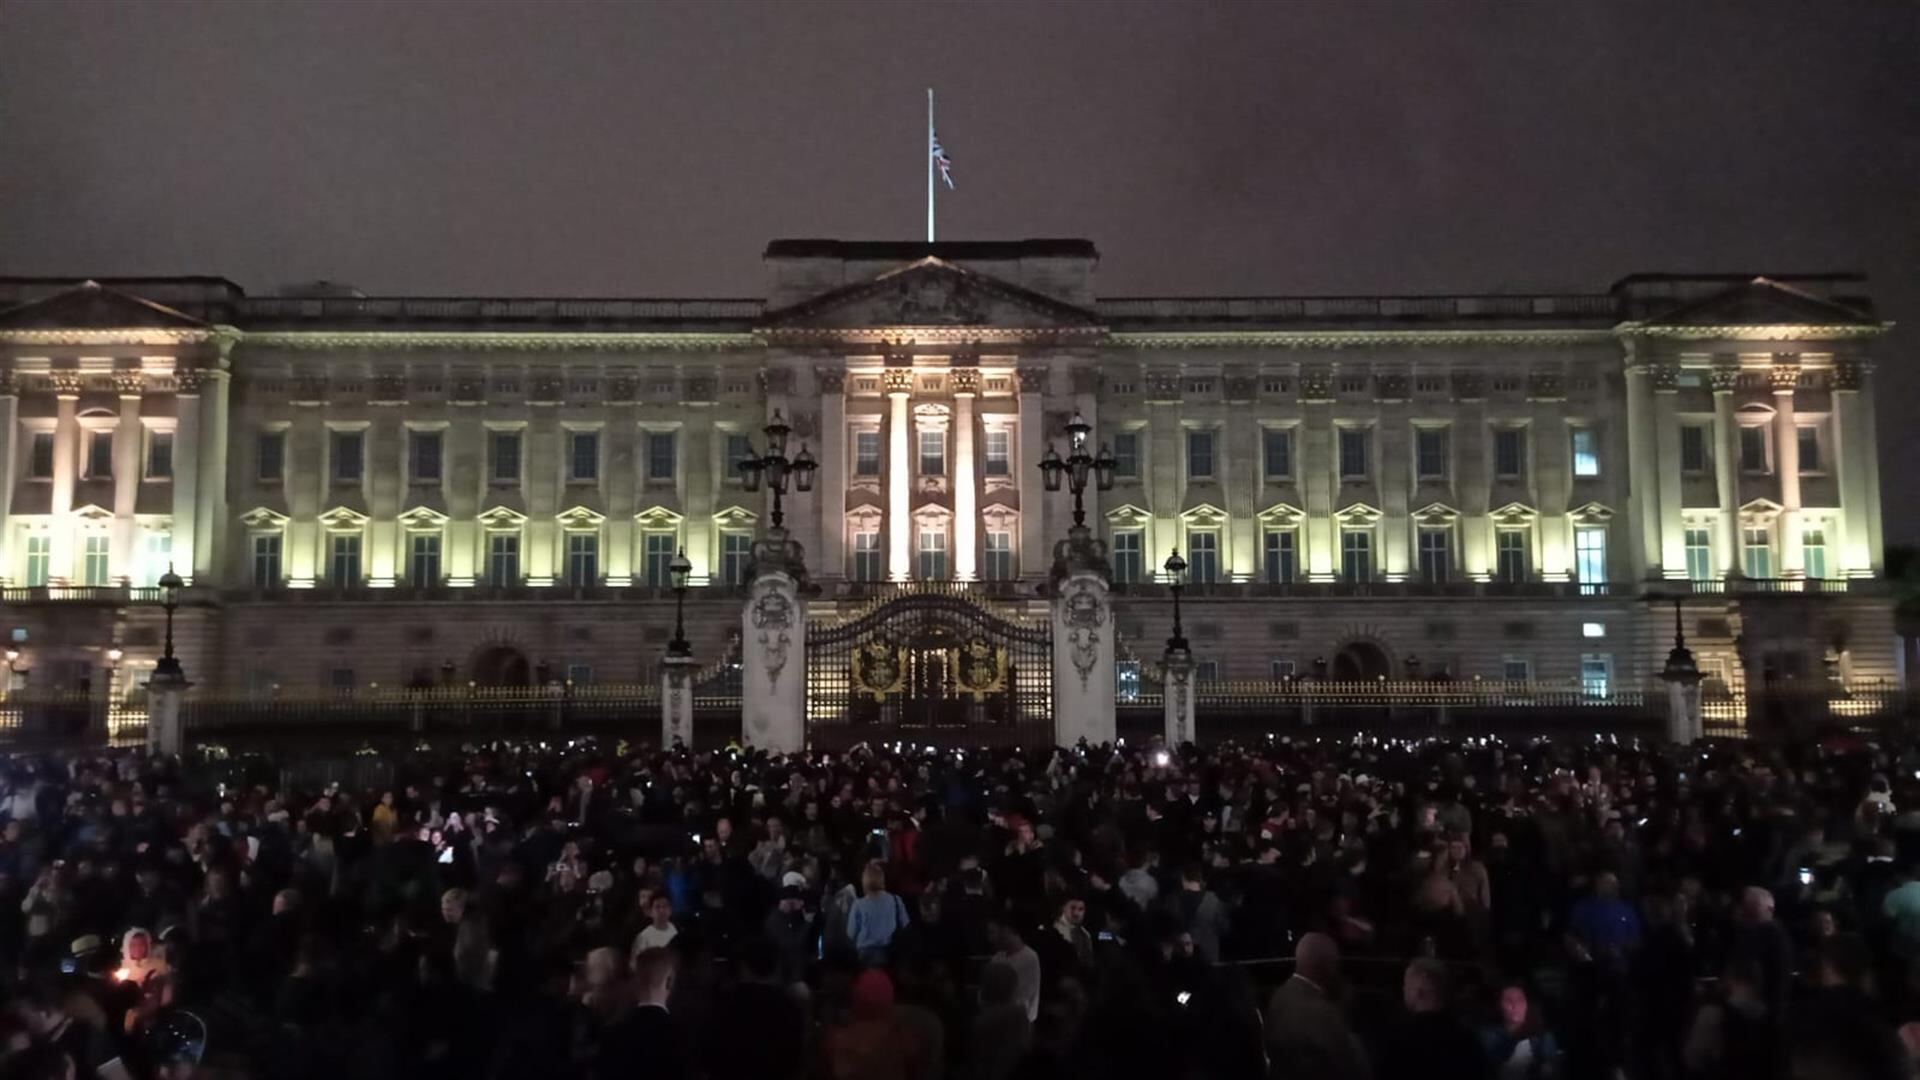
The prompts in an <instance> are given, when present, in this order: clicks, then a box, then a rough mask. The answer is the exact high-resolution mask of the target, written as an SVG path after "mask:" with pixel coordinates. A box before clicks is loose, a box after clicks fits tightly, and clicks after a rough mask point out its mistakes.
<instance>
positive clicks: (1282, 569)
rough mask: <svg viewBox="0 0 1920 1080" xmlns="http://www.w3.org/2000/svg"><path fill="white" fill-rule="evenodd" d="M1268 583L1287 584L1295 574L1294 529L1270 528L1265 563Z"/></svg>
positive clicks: (1264, 567)
mask: <svg viewBox="0 0 1920 1080" xmlns="http://www.w3.org/2000/svg"><path fill="white" fill-rule="evenodd" d="M1263 569H1264V570H1265V571H1266V576H1267V583H1268V584H1270V585H1285V584H1287V583H1288V582H1290V581H1292V580H1293V576H1294V533H1293V530H1292V529H1268V530H1267V539H1266V558H1265V560H1264V563H1263Z"/></svg>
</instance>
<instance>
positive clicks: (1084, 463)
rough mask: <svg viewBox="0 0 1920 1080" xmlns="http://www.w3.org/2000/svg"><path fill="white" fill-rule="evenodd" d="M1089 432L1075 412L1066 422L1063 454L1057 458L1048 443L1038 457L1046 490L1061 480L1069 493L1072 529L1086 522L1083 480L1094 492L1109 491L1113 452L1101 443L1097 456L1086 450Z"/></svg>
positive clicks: (1088, 425)
mask: <svg viewBox="0 0 1920 1080" xmlns="http://www.w3.org/2000/svg"><path fill="white" fill-rule="evenodd" d="M1092 433H1093V425H1092V424H1089V423H1087V421H1086V418H1084V417H1082V416H1081V415H1080V414H1079V413H1078V412H1076V413H1074V414H1073V419H1072V420H1071V421H1069V422H1068V424H1067V456H1066V457H1065V458H1064V459H1063V458H1061V456H1060V454H1059V452H1058V451H1056V450H1055V449H1054V448H1053V444H1052V443H1048V444H1047V453H1046V456H1044V457H1042V458H1041V459H1040V473H1041V476H1042V478H1043V479H1044V480H1045V481H1046V489H1047V490H1048V491H1059V490H1060V485H1061V483H1062V482H1063V481H1064V482H1065V483H1066V485H1067V490H1069V491H1071V492H1073V527H1074V528H1076V529H1083V528H1085V527H1086V524H1087V507H1086V493H1087V482H1088V481H1089V480H1091V481H1092V482H1093V484H1094V486H1095V490H1098V491H1112V490H1113V452H1112V451H1111V450H1109V449H1107V448H1106V447H1105V446H1102V447H1101V448H1100V453H1099V455H1098V456H1096V455H1094V454H1091V453H1088V452H1087V436H1089V435H1090V434H1092Z"/></svg>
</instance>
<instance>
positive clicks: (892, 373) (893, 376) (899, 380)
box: [880, 367, 913, 397]
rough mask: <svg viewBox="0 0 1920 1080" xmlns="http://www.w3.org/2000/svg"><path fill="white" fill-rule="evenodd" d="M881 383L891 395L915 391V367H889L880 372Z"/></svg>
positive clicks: (904, 394) (901, 394)
mask: <svg viewBox="0 0 1920 1080" xmlns="http://www.w3.org/2000/svg"><path fill="white" fill-rule="evenodd" d="M880 385H881V386H882V387H884V388H885V389H886V391H887V394H888V395H889V396H891V395H896V394H897V395H899V396H902V397H904V396H906V395H908V394H911V393H913V369H912V368H907V367H889V368H888V369H887V370H885V371H883V372H881V373H880Z"/></svg>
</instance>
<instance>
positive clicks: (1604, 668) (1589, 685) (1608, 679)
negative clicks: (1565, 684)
mask: <svg viewBox="0 0 1920 1080" xmlns="http://www.w3.org/2000/svg"><path fill="white" fill-rule="evenodd" d="M1580 692H1581V693H1583V694H1585V695H1586V696H1587V697H1589V698H1607V697H1611V696H1613V656H1612V654H1610V653H1585V654H1583V655H1582V656H1581V657H1580Z"/></svg>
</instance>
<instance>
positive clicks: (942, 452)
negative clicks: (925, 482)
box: [920, 431, 947, 476]
mask: <svg viewBox="0 0 1920 1080" xmlns="http://www.w3.org/2000/svg"><path fill="white" fill-rule="evenodd" d="M946 474H947V433H946V432H944V431H922V432H921V433H920V475H921V476H945V475H946Z"/></svg>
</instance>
